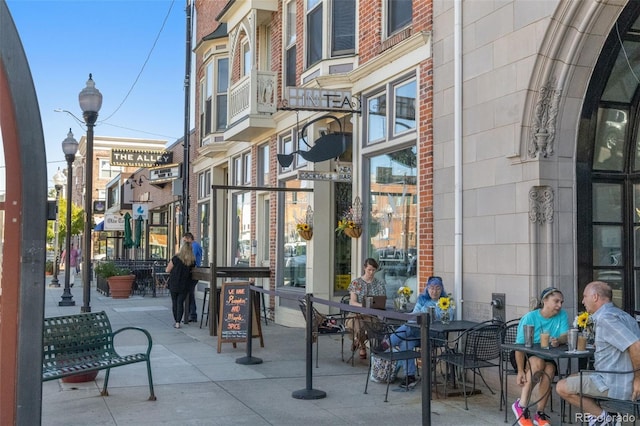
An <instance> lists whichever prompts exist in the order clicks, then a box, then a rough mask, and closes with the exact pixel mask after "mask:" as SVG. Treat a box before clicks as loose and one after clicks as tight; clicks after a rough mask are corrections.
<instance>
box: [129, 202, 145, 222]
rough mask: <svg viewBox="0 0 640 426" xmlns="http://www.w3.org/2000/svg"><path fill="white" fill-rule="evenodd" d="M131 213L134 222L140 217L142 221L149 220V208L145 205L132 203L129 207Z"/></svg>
mask: <svg viewBox="0 0 640 426" xmlns="http://www.w3.org/2000/svg"><path fill="white" fill-rule="evenodd" d="M131 210H132V212H133V219H134V220H136V219H138V218H139V217H141V218H142V219H143V220H148V219H149V206H148V205H146V204H138V203H133V204H132V205H131Z"/></svg>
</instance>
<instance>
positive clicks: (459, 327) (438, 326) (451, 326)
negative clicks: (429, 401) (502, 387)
mask: <svg viewBox="0 0 640 426" xmlns="http://www.w3.org/2000/svg"><path fill="white" fill-rule="evenodd" d="M479 324H480V323H479V322H476V321H469V320H453V321H449V322H448V323H446V324H443V323H442V321H434V322H433V323H432V324H431V328H430V330H431V331H432V332H433V333H442V334H444V339H440V338H437V337H435V336H433V335H432V336H431V340H432V342H433V343H432V345H436V344H437V343H439V344H440V345H442V343H443V340H444V345H445V349H446V345H447V342H448V341H449V333H462V332H463V331H466V330H469V329H470V328H473V327H475V326H477V325H479ZM447 376H448V377H447V378H446V380H449V379H451V381H452V382H453V387H452V388H450V389H448V391H447V395H446V396H460V395H463V392H462V389H460V388H459V387H458V383H457V380H456V375H455V372H454V371H453V367H452V370H450V371H448V374H447ZM432 385H433V386H434V387H435V389H436V394H437V393H438V384H437V381H436V372H435V369H434V373H433V380H432ZM477 392H478V393H479V391H477ZM467 395H469V393H467Z"/></svg>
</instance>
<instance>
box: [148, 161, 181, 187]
mask: <svg viewBox="0 0 640 426" xmlns="http://www.w3.org/2000/svg"><path fill="white" fill-rule="evenodd" d="M180 169H181V167H180V164H169V165H167V166H166V167H154V168H152V169H149V182H151V183H162V182H169V181H172V180H174V179H178V178H179V177H180Z"/></svg>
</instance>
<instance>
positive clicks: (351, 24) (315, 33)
mask: <svg viewBox="0 0 640 426" xmlns="http://www.w3.org/2000/svg"><path fill="white" fill-rule="evenodd" d="M326 22H328V23H329V25H326V24H325V23H326ZM306 24H307V32H306V34H307V37H306V39H307V42H306V49H307V57H306V60H307V67H310V66H312V65H314V64H315V63H317V62H319V61H320V60H322V59H323V58H324V57H336V56H341V55H347V54H352V53H354V52H355V44H356V37H355V28H356V2H355V0H307V16H306ZM325 41H326V44H324V43H325ZM325 52H327V54H325Z"/></svg>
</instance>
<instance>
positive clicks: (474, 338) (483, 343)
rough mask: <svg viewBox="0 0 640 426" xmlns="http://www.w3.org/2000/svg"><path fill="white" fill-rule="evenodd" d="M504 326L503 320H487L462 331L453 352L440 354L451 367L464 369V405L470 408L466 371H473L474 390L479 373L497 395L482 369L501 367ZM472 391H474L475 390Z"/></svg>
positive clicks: (445, 387) (441, 358)
mask: <svg viewBox="0 0 640 426" xmlns="http://www.w3.org/2000/svg"><path fill="white" fill-rule="evenodd" d="M503 327H504V323H503V322H498V321H486V322H483V323H481V324H479V325H477V326H475V327H473V328H471V329H469V330H465V331H464V332H462V333H461V334H460V335H459V336H458V338H457V339H456V340H455V341H454V348H453V350H452V351H451V352H445V353H443V354H441V355H440V360H441V361H444V362H445V363H447V364H450V365H451V367H454V368H458V369H460V370H462V392H463V393H464V406H465V409H466V410H468V409H469V406H468V404H467V393H468V392H467V387H466V385H467V383H466V374H465V373H466V371H467V370H471V371H472V372H473V391H475V388H476V375H479V376H480V378H481V379H482V382H483V383H484V385H485V386H486V387H487V389H489V391H490V392H491V393H492V394H494V395H495V392H494V391H493V389H491V387H489V385H488V384H487V382H486V380H485V379H484V377H483V376H482V371H481V370H482V369H483V368H489V367H498V368H499V367H500V354H501V351H502V349H501V346H500V334H501V332H502V329H503ZM448 382H449V381H448V380H445V386H444V393H445V395H446V394H447V384H448ZM473 391H472V392H473Z"/></svg>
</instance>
